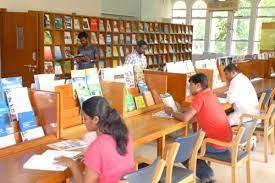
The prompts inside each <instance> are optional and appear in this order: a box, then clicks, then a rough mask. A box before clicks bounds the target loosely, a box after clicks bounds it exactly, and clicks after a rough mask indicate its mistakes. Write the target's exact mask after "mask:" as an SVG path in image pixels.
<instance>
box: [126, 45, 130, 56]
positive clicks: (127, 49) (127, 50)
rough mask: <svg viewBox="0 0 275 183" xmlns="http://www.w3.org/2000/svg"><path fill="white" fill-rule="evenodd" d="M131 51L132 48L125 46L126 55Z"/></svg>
mask: <svg viewBox="0 0 275 183" xmlns="http://www.w3.org/2000/svg"><path fill="white" fill-rule="evenodd" d="M130 52H131V50H130V48H129V47H126V48H125V56H127V55H129V54H130Z"/></svg>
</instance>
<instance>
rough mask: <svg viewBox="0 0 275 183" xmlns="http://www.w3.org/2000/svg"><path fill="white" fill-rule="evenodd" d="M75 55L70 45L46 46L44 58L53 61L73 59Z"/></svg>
mask: <svg viewBox="0 0 275 183" xmlns="http://www.w3.org/2000/svg"><path fill="white" fill-rule="evenodd" d="M53 53H54V54H53ZM73 57H74V56H73V55H72V50H71V47H70V46H64V47H63V46H44V60H47V61H53V60H62V59H64V58H65V59H72V58H73Z"/></svg>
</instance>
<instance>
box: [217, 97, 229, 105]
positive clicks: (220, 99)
mask: <svg viewBox="0 0 275 183" xmlns="http://www.w3.org/2000/svg"><path fill="white" fill-rule="evenodd" d="M218 99H219V102H220V103H221V104H225V103H228V102H227V100H226V98H220V97H219V98H218Z"/></svg>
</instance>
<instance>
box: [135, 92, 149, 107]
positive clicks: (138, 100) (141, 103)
mask: <svg viewBox="0 0 275 183" xmlns="http://www.w3.org/2000/svg"><path fill="white" fill-rule="evenodd" d="M134 98H135V103H136V107H137V109H142V108H145V107H146V106H145V102H144V99H143V96H142V95H140V96H136V97H134Z"/></svg>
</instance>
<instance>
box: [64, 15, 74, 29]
mask: <svg viewBox="0 0 275 183" xmlns="http://www.w3.org/2000/svg"><path fill="white" fill-rule="evenodd" d="M64 27H65V29H72V18H71V17H70V16H64Z"/></svg>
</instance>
